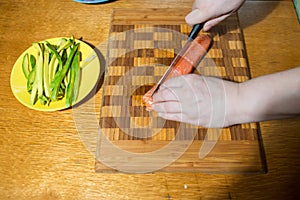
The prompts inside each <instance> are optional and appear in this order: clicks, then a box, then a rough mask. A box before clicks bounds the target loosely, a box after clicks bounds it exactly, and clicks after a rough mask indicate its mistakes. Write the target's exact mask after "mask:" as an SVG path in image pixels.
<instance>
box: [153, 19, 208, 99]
mask: <svg viewBox="0 0 300 200" xmlns="http://www.w3.org/2000/svg"><path fill="white" fill-rule="evenodd" d="M203 25H204V23H200V24H195V25H194V26H193V28H192V30H191V32H190V34H189V35H188V38H187V41H186V43H185V44H184V45H183V47H182V49H181V50H180V51H179V53H178V54H177V55H176V57H175V58H174V59H173V61H172V62H171V64H170V66H169V67H168V69H167V70H166V72H165V73H164V75H163V76H162V77H161V78H160V80H159V81H158V82H157V84H156V86H155V88H154V89H153V91H152V94H151V95H150V96H151V97H152V96H153V94H154V93H155V92H156V91H157V90H158V89H159V87H160V85H161V84H162V83H163V82H164V81H165V80H166V78H167V77H168V75H169V74H170V73H171V71H172V69H173V68H174V66H175V64H176V63H177V62H178V60H179V59H180V58H181V57H182V55H183V54H184V53H185V52H186V50H187V49H188V47H189V44H190V43H191V42H192V41H193V40H194V39H195V38H196V37H197V35H198V33H199V32H200V31H201V29H202V28H203Z"/></svg>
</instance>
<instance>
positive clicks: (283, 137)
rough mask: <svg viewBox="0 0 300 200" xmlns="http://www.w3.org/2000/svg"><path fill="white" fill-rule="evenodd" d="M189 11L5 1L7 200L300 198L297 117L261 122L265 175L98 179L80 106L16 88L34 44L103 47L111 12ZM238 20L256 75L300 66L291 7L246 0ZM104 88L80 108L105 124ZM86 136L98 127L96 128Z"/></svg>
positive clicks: (0, 61)
mask: <svg viewBox="0 0 300 200" xmlns="http://www.w3.org/2000/svg"><path fill="white" fill-rule="evenodd" d="M191 5H192V0H181V1H178V0H177V1H176V0H167V1H155V0H151V1H150V0H144V1H141V0H135V1H133V0H132V1H131V0H119V1H118V0H117V1H113V2H111V3H107V4H97V5H85V4H80V3H76V2H73V1H72V0H51V1H50V0H41V1H29V0H19V1H16V0H11V1H1V2H0V12H1V15H0V27H1V28H0V55H1V57H0V67H1V73H0V80H1V84H0V94H1V96H0V99H1V101H0V109H1V115H0V199H30V198H31V199H296V197H297V195H298V193H299V189H300V186H299V181H298V180H299V175H300V148H299V145H300V140H299V137H300V136H299V132H300V120H299V118H298V119H289V120H276V121H269V122H262V123H261V132H262V137H263V142H264V147H265V151H266V158H267V164H268V173H266V174H257V175H253V174H252V175H246V174H199V173H154V174H138V175H135V174H99V173H95V172H94V167H95V166H94V165H95V158H94V155H93V149H92V147H93V144H89V143H88V142H87V141H84V139H85V138H84V134H83V135H82V134H80V133H79V132H80V127H78V126H76V125H78V124H76V123H75V122H76V121H78V119H75V118H76V116H75V115H74V110H72V109H68V110H64V111H59V112H39V111H34V110H31V109H28V108H27V107H25V106H23V105H22V104H20V103H19V102H18V101H17V100H16V99H15V97H14V96H13V94H12V92H11V89H10V81H9V80H10V73H11V70H12V67H13V65H14V62H15V61H16V59H17V58H18V57H19V56H20V54H21V53H22V52H23V51H24V50H25V49H27V48H28V47H29V46H30V45H31V42H33V41H40V40H44V39H47V38H53V37H58V36H70V35H74V36H75V37H77V38H78V37H82V38H83V39H84V40H85V41H87V42H89V43H91V44H93V45H94V46H98V47H102V46H103V45H102V44H105V41H106V40H107V38H108V32H109V23H110V16H111V12H112V9H113V8H141V7H151V8H155V7H159V8H168V7H184V8H189V7H191ZM239 14H240V21H241V24H242V27H243V29H244V36H245V42H246V48H247V53H248V57H249V64H250V70H251V74H252V77H257V76H260V75H264V74H269V73H273V72H277V71H281V70H286V69H289V68H293V67H296V66H299V65H300V56H299V55H300V48H299V44H300V26H299V22H298V20H297V17H296V13H295V10H294V8H293V4H292V2H291V1H247V2H246V3H245V4H244V6H243V7H242V8H241V10H240V12H239ZM100 50H101V48H100ZM104 53H105V52H104ZM101 92H102V88H99V90H97V91H96V94H95V95H94V96H93V97H91V98H89V99H88V100H87V101H85V102H84V104H82V106H83V107H84V110H82V112H84V113H86V114H87V115H88V114H89V113H94V115H95V116H96V117H97V118H99V109H100V102H101ZM75 114H76V113H75ZM83 116H84V115H83ZM97 118H95V119H94V120H95V121H96V120H97ZM85 120H87V121H85ZM81 122H84V123H85V122H86V123H93V122H94V121H93V122H90V121H88V119H85V118H84V117H83V118H82V121H81ZM84 123H83V124H84ZM87 132H89V133H90V134H91V135H93V134H96V132H97V130H96V129H95V128H94V127H93V126H91V128H90V129H89V130H87ZM90 142H91V141H90ZM184 185H186V187H184ZM298 197H299V195H298Z"/></svg>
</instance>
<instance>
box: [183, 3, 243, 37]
mask: <svg viewBox="0 0 300 200" xmlns="http://www.w3.org/2000/svg"><path fill="white" fill-rule="evenodd" d="M244 2H245V0H195V2H194V4H193V10H192V12H190V13H189V14H188V15H187V16H186V18H185V20H186V22H187V23H188V24H189V25H194V24H198V23H202V22H205V24H204V27H203V30H204V31H208V30H209V29H211V28H212V27H213V26H215V25H217V24H218V23H219V22H221V21H223V20H224V19H226V18H227V17H229V16H230V15H231V14H232V13H234V12H235V11H237V10H238V9H239V8H240V7H241V6H242V4H243V3H244Z"/></svg>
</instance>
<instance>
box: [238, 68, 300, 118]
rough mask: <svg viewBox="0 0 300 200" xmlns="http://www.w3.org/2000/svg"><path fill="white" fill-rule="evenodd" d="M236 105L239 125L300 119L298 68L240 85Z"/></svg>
mask: <svg viewBox="0 0 300 200" xmlns="http://www.w3.org/2000/svg"><path fill="white" fill-rule="evenodd" d="M235 103H236V105H237V106H236V108H235V109H236V110H235V112H236V113H239V114H238V115H237V116H240V119H241V120H242V122H254V121H265V120H272V119H280V118H288V117H293V116H297V115H300V67H298V68H294V69H291V70H287V71H283V72H279V73H275V74H270V75H266V76H261V77H258V78H254V79H251V80H249V81H246V82H244V83H240V84H239V86H238V92H237V102H235ZM237 109H239V110H237Z"/></svg>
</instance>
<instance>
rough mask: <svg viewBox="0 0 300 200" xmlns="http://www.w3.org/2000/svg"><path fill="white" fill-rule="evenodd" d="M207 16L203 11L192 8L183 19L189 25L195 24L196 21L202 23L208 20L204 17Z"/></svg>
mask: <svg viewBox="0 0 300 200" xmlns="http://www.w3.org/2000/svg"><path fill="white" fill-rule="evenodd" d="M206 16H208V15H207V14H206V13H205V11H200V10H199V9H194V10H193V11H192V12H190V13H189V14H188V15H187V16H186V17H185V21H186V23H187V24H189V25H191V26H192V25H195V24H198V23H202V22H205V21H207V20H208V18H207V17H206Z"/></svg>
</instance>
